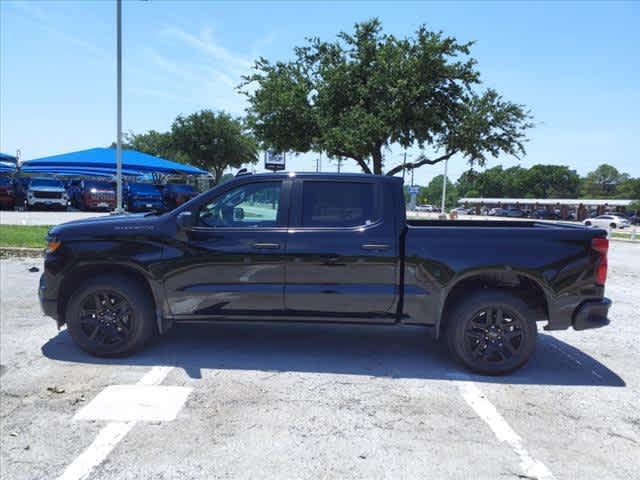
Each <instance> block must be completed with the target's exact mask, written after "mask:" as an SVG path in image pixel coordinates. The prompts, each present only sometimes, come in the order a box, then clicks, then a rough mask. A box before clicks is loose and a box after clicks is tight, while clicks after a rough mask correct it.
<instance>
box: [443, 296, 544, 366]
mask: <svg viewBox="0 0 640 480" xmlns="http://www.w3.org/2000/svg"><path fill="white" fill-rule="evenodd" d="M445 334H446V338H447V344H448V347H449V351H450V352H451V354H452V355H453V357H454V358H455V359H456V360H458V361H459V362H461V363H462V364H463V365H465V366H466V367H467V368H469V369H471V370H473V371H474V372H478V373H482V374H485V375H503V374H506V373H509V372H513V371H514V370H517V369H518V368H520V367H521V366H523V365H524V364H525V363H526V362H527V360H529V357H530V356H531V354H532V353H533V351H534V349H535V345H536V340H537V335H538V330H537V327H536V322H535V319H534V315H533V312H532V311H531V309H530V308H529V307H527V305H526V304H525V303H524V302H523V301H522V300H520V299H519V298H518V297H516V296H515V295H512V294H510V293H508V292H503V291H499V290H482V291H480V292H478V293H475V294H472V295H471V296H470V297H468V298H466V299H464V300H462V301H461V302H460V303H458V304H457V305H455V306H454V307H453V308H452V309H451V310H450V312H449V313H448V314H447V318H446V324H445Z"/></svg>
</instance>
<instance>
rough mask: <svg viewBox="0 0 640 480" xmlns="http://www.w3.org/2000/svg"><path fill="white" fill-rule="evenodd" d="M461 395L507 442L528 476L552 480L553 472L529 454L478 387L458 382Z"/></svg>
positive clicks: (520, 440) (518, 437) (502, 440)
mask: <svg viewBox="0 0 640 480" xmlns="http://www.w3.org/2000/svg"><path fill="white" fill-rule="evenodd" d="M460 392H461V393H462V397H463V398H464V399H465V401H466V402H467V403H468V404H469V406H470V407H471V408H473V410H474V411H475V412H476V413H477V414H478V416H479V417H480V418H481V419H482V420H484V422H485V423H486V424H487V425H489V427H490V428H491V430H493V433H494V434H495V436H496V437H497V438H498V440H499V441H500V442H507V443H508V444H509V446H510V447H511V448H512V449H513V451H514V452H515V453H516V455H518V457H520V468H522V471H523V473H524V474H525V475H526V476H527V477H530V478H536V479H538V480H553V479H555V477H554V476H553V473H551V471H550V470H549V469H548V468H547V467H546V466H545V465H544V464H543V463H542V462H540V461H538V460H536V459H534V458H533V457H531V455H529V452H527V450H526V449H525V448H524V445H523V442H522V438H521V437H520V435H518V434H517V433H516V432H515V431H514V430H513V429H512V428H511V427H510V426H509V424H508V423H507V422H506V420H505V419H504V418H503V417H502V415H500V413H499V412H498V410H496V407H494V406H493V404H492V403H491V402H490V401H489V400H488V399H487V397H486V396H485V395H484V394H483V393H482V392H481V391H480V389H479V388H478V387H477V386H476V385H474V384H473V383H471V382H463V383H461V384H460Z"/></svg>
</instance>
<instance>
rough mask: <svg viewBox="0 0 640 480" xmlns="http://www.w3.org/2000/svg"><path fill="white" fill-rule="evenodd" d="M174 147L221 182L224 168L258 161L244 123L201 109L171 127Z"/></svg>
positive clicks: (256, 149)
mask: <svg viewBox="0 0 640 480" xmlns="http://www.w3.org/2000/svg"><path fill="white" fill-rule="evenodd" d="M171 136H172V139H173V145H174V146H175V148H176V149H177V150H178V151H180V152H182V153H184V154H185V155H186V156H187V157H188V159H189V162H190V163H191V164H193V165H195V166H197V167H200V168H202V169H205V170H208V171H210V172H212V173H213V174H214V177H215V181H216V183H219V182H220V180H221V178H222V174H223V173H224V170H225V169H227V168H228V167H236V168H237V167H240V166H242V165H243V164H246V163H256V162H257V161H258V146H257V143H256V141H255V139H254V138H253V137H252V136H251V135H249V134H248V133H247V132H246V131H245V129H244V125H243V123H242V122H241V121H240V120H239V119H237V118H234V117H232V116H231V115H229V114H227V113H224V112H219V113H215V112H212V111H211V110H202V111H200V112H197V113H193V114H191V115H189V116H188V117H183V116H178V117H177V118H176V119H175V121H174V122H173V125H172V126H171Z"/></svg>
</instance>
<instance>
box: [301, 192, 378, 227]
mask: <svg viewBox="0 0 640 480" xmlns="http://www.w3.org/2000/svg"><path fill="white" fill-rule="evenodd" d="M374 212H375V209H374V195H373V184H372V183H356V182H353V183H351V182H304V186H303V194H302V226H304V227H355V226H358V225H368V224H369V223H372V222H373V221H374V220H375V218H374Z"/></svg>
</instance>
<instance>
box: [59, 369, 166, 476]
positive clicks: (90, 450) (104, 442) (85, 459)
mask: <svg viewBox="0 0 640 480" xmlns="http://www.w3.org/2000/svg"><path fill="white" fill-rule="evenodd" d="M172 369H173V367H153V368H152V369H151V370H149V371H148V372H147V373H146V374H145V375H144V376H143V377H142V378H141V379H140V380H139V381H138V383H137V385H159V384H160V383H162V382H163V381H164V379H165V378H167V375H168V374H169V372H170V371H171V370H172ZM135 424H136V422H135V421H131V422H109V423H107V425H105V426H104V427H103V428H102V430H100V432H99V433H98V436H97V437H96V439H95V440H94V441H93V442H92V443H91V445H89V446H88V447H87V448H86V449H85V451H84V452H82V453H81V454H80V456H78V457H77V458H76V459H75V460H74V461H73V463H71V464H70V465H69V466H68V467H67V468H66V469H65V471H64V472H63V473H62V475H60V477H58V480H84V479H86V478H87V477H88V476H89V474H90V473H91V471H92V470H93V469H94V468H96V467H97V466H98V465H100V464H101V463H102V462H103V461H104V459H105V458H107V456H108V455H109V453H111V451H112V450H113V449H114V448H115V446H116V445H117V444H118V442H120V440H122V439H123V438H124V437H125V436H126V435H127V433H129V431H130V430H131V429H132V428H133V427H134V425H135Z"/></svg>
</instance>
